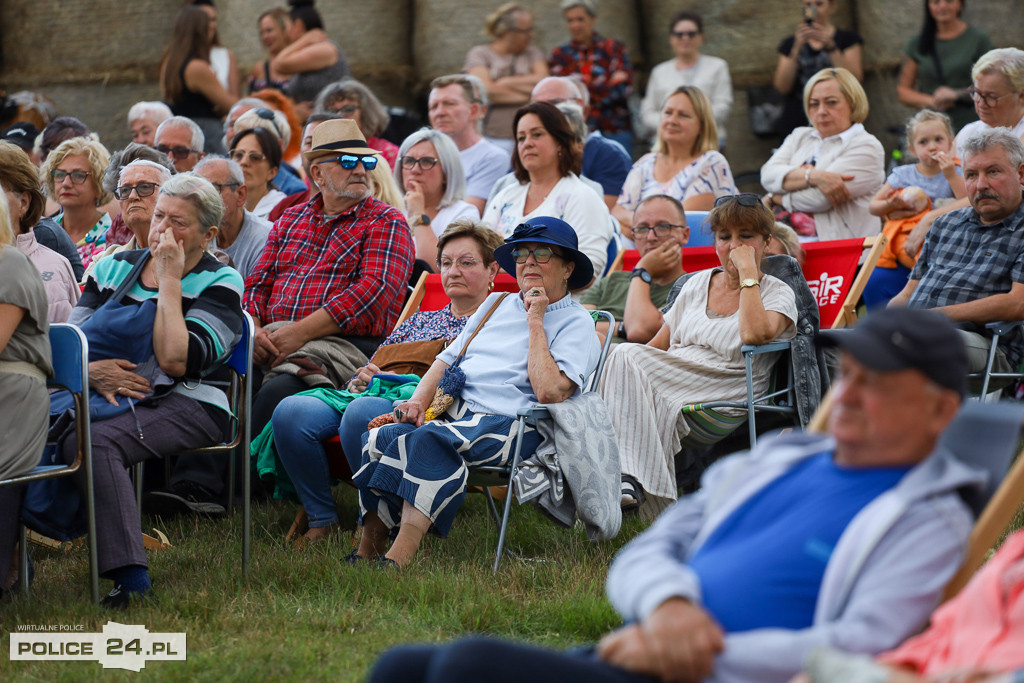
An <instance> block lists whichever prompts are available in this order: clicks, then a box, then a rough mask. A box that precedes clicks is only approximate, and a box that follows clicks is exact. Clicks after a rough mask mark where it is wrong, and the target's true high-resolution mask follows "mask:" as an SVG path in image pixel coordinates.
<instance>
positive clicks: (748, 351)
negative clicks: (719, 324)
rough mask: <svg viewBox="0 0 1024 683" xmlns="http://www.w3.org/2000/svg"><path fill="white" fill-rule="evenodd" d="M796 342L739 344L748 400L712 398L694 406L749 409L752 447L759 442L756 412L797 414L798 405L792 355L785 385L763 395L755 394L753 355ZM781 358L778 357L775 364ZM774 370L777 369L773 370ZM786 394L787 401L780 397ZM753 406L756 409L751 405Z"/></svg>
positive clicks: (748, 422)
mask: <svg viewBox="0 0 1024 683" xmlns="http://www.w3.org/2000/svg"><path fill="white" fill-rule="evenodd" d="M792 348H793V345H792V343H791V342H789V341H776V342H769V343H767V344H744V345H743V346H742V347H740V351H741V352H742V353H743V360H744V363H745V365H746V374H747V400H746V401H709V402H707V403H700V404H696V406H694V410H703V409H705V408H708V409H712V410H714V409H717V408H739V409H741V410H746V411H747V429H748V430H749V431H750V447H751V448H754V446H756V445H757V429H756V428H757V413H758V412H763V413H776V414H782V415H790V416H795V415H797V409H796V380H795V378H794V376H793V359H792V357H789V358H787V359H786V378H787V379H786V382H785V385H786V386H784V387H783V388H781V389H775V390H771V389H769V391H768V393H766V394H764V395H763V396H758V397H755V396H754V371H753V363H754V357H755V356H759V355H761V354H765V353H774V352H776V351H785V352H786V353H787V354H788V353H789V352H790V351H791V349H792ZM780 361H781V359H780V360H779V361H776V366H775V367H778V363H779V362H780ZM773 372H774V371H773ZM782 397H785V401H784V402H779V399H780V398H782ZM751 407H752V408H753V409H751Z"/></svg>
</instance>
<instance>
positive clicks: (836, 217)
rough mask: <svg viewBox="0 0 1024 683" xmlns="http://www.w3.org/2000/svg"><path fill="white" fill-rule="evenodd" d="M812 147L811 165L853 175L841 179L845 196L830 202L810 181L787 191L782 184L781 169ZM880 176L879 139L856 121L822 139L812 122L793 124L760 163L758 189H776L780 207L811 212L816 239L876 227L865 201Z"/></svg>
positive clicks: (866, 233)
mask: <svg viewBox="0 0 1024 683" xmlns="http://www.w3.org/2000/svg"><path fill="white" fill-rule="evenodd" d="M819 147H820V149H819ZM815 152H817V155H816V156H815V167H816V168H818V169H820V170H822V171H831V172H832V173H841V174H844V175H852V176H853V180H848V181H847V182H846V186H847V187H848V188H849V189H850V195H851V198H850V200H849V201H848V202H845V203H844V204H840V205H839V206H832V204H831V203H830V202H829V201H828V199H827V198H826V197H825V195H824V194H822V192H821V191H820V190H818V189H816V188H813V187H809V188H806V189H803V190H795V191H793V192H785V191H784V190H783V189H782V181H783V180H784V179H785V177H786V174H788V173H789V172H790V171H792V170H793V169H795V168H798V167H799V166H802V165H803V164H804V163H806V162H807V161H808V160H809V159H810V158H811V157H812V156H813V155H815ZM884 180H885V152H884V151H883V150H882V143H880V142H879V141H878V139H877V138H876V137H875V136H874V135H872V134H871V133H868V132H867V131H866V130H864V126H862V125H861V124H859V123H856V124H854V125H853V126H851V127H850V128H849V129H847V130H846V131H844V132H842V133H840V134H839V135H833V136H831V137H828V138H825V139H824V140H822V138H821V135H819V134H818V131H817V130H815V129H814V128H811V127H802V128H797V129H796V130H794V131H793V132H792V133H790V134H789V136H788V137H786V139H785V141H784V142H783V143H782V147H780V148H779V149H778V151H776V152H775V154H773V155H772V158H771V159H769V160H768V162H767V163H766V164H765V165H764V166H762V167H761V185H762V186H763V187H764V189H766V190H767V191H768V192H771V193H773V194H777V195H782V206H783V207H785V208H786V210H788V211H803V212H805V213H810V214H813V215H814V223H815V225H816V226H817V229H818V239H820V240H839V239H849V238H852V237H870V236H871V235H877V234H878V233H879V232H881V229H882V223H881V221H880V220H879V219H878V218H877V217H876V216H872V215H871V213H870V212H869V211H868V205H870V204H871V198H872V197H873V196H874V194H875V192H877V191H878V188H879V187H881V185H882V182H883V181H884Z"/></svg>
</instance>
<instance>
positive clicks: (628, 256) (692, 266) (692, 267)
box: [622, 247, 720, 273]
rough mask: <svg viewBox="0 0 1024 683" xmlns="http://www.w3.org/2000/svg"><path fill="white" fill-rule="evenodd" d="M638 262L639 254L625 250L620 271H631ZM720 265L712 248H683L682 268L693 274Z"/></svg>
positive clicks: (635, 251)
mask: <svg viewBox="0 0 1024 683" xmlns="http://www.w3.org/2000/svg"><path fill="white" fill-rule="evenodd" d="M639 262H640V252H639V251H637V250H636V249H627V250H626V251H624V252H622V270H625V271H631V270H633V269H634V268H636V264H637V263H639ZM717 265H720V263H719V261H718V254H716V253H715V248H714V247H683V268H685V269H686V272H688V273H693V272H696V271H698V270H707V269H708V268H714V267H715V266H717Z"/></svg>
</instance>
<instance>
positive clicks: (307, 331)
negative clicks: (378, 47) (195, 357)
mask: <svg viewBox="0 0 1024 683" xmlns="http://www.w3.org/2000/svg"><path fill="white" fill-rule="evenodd" d="M303 157H304V158H305V160H306V161H307V162H308V163H309V166H310V176H311V177H312V179H313V182H315V183H316V185H317V187H319V188H320V192H319V194H316V195H314V196H313V197H312V198H311V199H310V200H309V201H308V202H306V203H304V204H300V205H298V206H295V207H293V208H291V209H289V210H287V211H285V213H284V214H283V215H282V216H281V218H280V219H279V220H278V221H277V223H276V224H275V225H274V228H273V229H272V230H271V232H270V236H269V237H268V238H267V244H266V247H265V248H264V250H263V253H262V255H261V256H260V258H259V260H258V261H257V262H256V264H255V265H254V266H253V268H252V271H251V272H250V273H249V277H248V278H247V280H246V283H245V300H244V305H245V309H246V310H247V311H248V312H249V313H250V314H251V315H252V317H253V319H254V321H255V323H256V332H255V336H256V338H255V343H254V346H253V362H254V364H255V365H257V366H258V370H257V372H256V375H257V381H256V384H255V385H254V386H259V389H258V391H257V393H256V396H255V398H254V399H253V412H252V420H253V424H252V433H253V434H254V435H255V434H259V433H260V431H261V430H262V429H263V427H264V426H265V425H266V424H267V422H269V421H270V418H271V417H272V416H273V414H274V408H276V407H277V404H278V403H280V402H281V401H282V400H283V399H284V398H286V397H287V396H292V395H294V394H297V393H299V392H300V391H305V390H307V389H311V388H314V387H327V388H341V387H342V386H344V383H345V382H346V381H347V380H348V378H349V377H351V376H352V375H353V374H354V373H355V371H356V370H357V369H358V368H359V367H362V366H363V365H365V364H366V362H367V360H368V359H369V357H370V356H372V355H373V352H374V350H375V349H376V348H377V346H378V345H379V344H380V342H381V341H382V340H383V339H384V337H386V336H387V334H388V333H389V332H390V331H391V328H392V327H394V325H395V323H396V322H397V320H398V316H399V314H400V313H401V309H402V304H403V302H404V300H405V290H406V283H407V282H408V280H409V275H410V273H411V272H412V263H413V259H414V256H413V254H414V247H413V241H412V233H411V232H410V230H409V225H408V223H406V220H405V217H404V216H403V215H402V213H401V212H400V211H398V210H396V209H394V208H393V207H391V206H389V205H387V204H385V203H383V202H380V201H377V200H376V199H374V198H373V197H372V196H371V187H370V176H369V171H371V170H373V168H374V167H375V166H376V165H377V162H378V160H379V159H380V155H379V153H378V152H377V151H376V150H374V149H372V148H370V147H368V146H367V145H366V139H365V138H364V137H363V134H362V133H361V132H359V127H358V126H357V125H356V124H355V123H354V122H353V121H351V120H347V119H338V120H334V121H325V122H324V123H322V124H321V125H319V126H317V128H316V130H314V131H313V140H312V147H311V149H310V150H309V151H307V152H304V153H303ZM261 376H262V385H260V377H261ZM223 461H224V459H223V458H220V459H214V458H209V457H206V456H184V457H183V458H181V459H180V460H179V466H178V467H177V468H176V470H175V474H174V476H173V477H172V481H171V486H170V488H169V489H167V490H165V491H162V492H160V494H159V498H160V502H161V503H162V505H161V508H160V509H159V510H154V512H158V513H162V514H165V515H167V514H174V513H175V512H188V511H192V512H206V511H207V509H208V507H209V503H210V502H211V501H216V500H217V499H218V498H219V497H220V492H221V491H222V490H223V472H224V471H225V469H226V468H225V467H224V462H223ZM150 498H153V496H152V495H151V496H150Z"/></svg>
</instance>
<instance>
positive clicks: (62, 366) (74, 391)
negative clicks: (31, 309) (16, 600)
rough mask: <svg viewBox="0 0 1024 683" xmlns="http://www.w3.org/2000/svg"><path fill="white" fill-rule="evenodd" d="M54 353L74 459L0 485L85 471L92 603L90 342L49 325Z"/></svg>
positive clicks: (22, 558)
mask: <svg viewBox="0 0 1024 683" xmlns="http://www.w3.org/2000/svg"><path fill="white" fill-rule="evenodd" d="M49 336H50V346H51V349H52V356H53V374H54V377H53V379H52V380H50V381H49V382H47V386H49V387H51V388H59V389H66V390H68V391H69V392H71V395H72V396H73V397H74V402H75V439H76V442H77V449H76V455H75V461H74V462H73V463H71V464H70V465H37V466H36V467H35V468H33V469H32V470H31V471H29V472H27V473H25V474H21V475H18V476H15V477H10V478H8V479H4V480H2V481H0V486H20V485H25V484H28V483H31V482H33V481H42V480H45V479H54V478H56V477H67V476H70V475H72V474H75V473H76V472H78V471H79V469H82V470H83V471H84V473H85V506H86V534H87V536H88V545H89V590H90V594H91V596H92V601H93V603H94V604H99V601H100V579H99V561H98V553H97V547H96V498H95V489H94V488H93V469H92V433H91V430H90V424H91V423H90V418H89V342H88V340H86V338H85V334H83V333H82V331H81V330H80V329H78V327H76V326H74V325H69V324H66V323H54V324H52V325H50V335H49ZM18 527H19V531H18V538H19V544H20V550H19V562H18V564H19V571H20V577H21V590H22V593H23V594H24V595H26V596H27V595H28V594H29V581H28V533H27V530H26V527H25V524H24V523H23V522H21V521H20V520H19V522H18Z"/></svg>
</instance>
